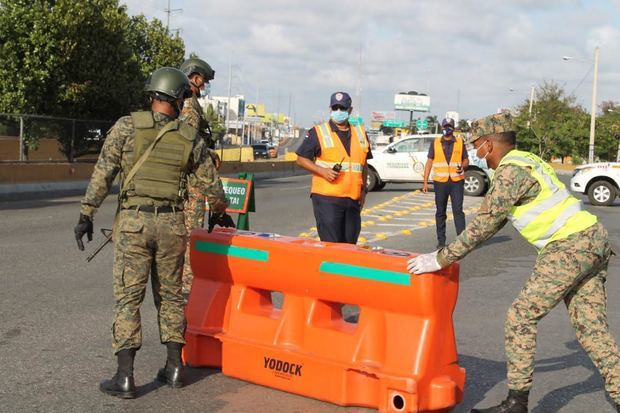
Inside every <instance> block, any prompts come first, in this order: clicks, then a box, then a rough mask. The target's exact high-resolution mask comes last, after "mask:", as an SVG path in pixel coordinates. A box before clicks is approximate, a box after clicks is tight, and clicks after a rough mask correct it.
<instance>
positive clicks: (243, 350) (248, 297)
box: [184, 229, 465, 412]
mask: <svg viewBox="0 0 620 413" xmlns="http://www.w3.org/2000/svg"><path fill="white" fill-rule="evenodd" d="M191 248H192V249H191V253H190V254H191V261H192V267H193V269H194V281H193V286H192V292H191V295H190V298H189V303H188V308H187V322H188V326H187V333H186V339H187V345H186V346H185V349H184V357H185V361H186V362H187V363H188V364H189V365H191V366H212V367H221V368H222V371H223V373H224V374H226V375H229V376H233V377H237V378H240V379H243V380H247V381H250V382H254V383H258V384H262V385H265V386H270V387H274V388H276V389H280V390H285V391H289V392H292V393H297V394H301V395H304V396H309V397H313V398H317V399H322V400H326V401H329V402H332V403H336V404H339V405H343V406H366V407H374V408H377V409H379V410H380V411H382V412H430V411H433V412H437V411H450V410H451V409H452V408H453V407H454V406H455V405H456V404H457V403H459V402H460V401H461V400H462V395H463V386H464V381H465V370H464V369H462V368H461V367H459V365H458V360H457V353H456V344H455V338H454V329H453V325H452V312H453V310H454V306H455V305H456V298H457V292H458V265H452V266H450V267H448V268H446V269H444V270H443V271H441V272H440V273H439V274H424V275H420V276H413V275H410V274H409V273H407V272H406V262H407V260H408V259H409V258H410V257H412V256H414V255H415V254H410V253H406V252H402V251H395V250H377V251H375V250H370V249H365V248H362V247H357V246H354V245H348V244H332V243H323V242H319V241H312V240H307V239H300V238H293V237H284V236H279V235H274V234H265V233H255V232H250V231H235V230H228V229H220V230H216V231H214V232H212V233H211V234H209V233H207V231H205V230H195V231H193V232H192V235H191ZM273 292H280V293H282V295H283V303H282V307H281V308H276V307H275V306H274V303H273V302H272V293H273ZM342 304H350V305H355V306H357V307H359V319H358V321H357V323H355V322H349V321H347V320H345V318H344V317H343V315H342V312H341V307H342Z"/></svg>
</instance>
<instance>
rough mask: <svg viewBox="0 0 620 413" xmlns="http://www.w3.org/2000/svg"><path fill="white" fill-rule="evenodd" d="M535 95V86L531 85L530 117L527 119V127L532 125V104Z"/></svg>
mask: <svg viewBox="0 0 620 413" xmlns="http://www.w3.org/2000/svg"><path fill="white" fill-rule="evenodd" d="M535 97H536V88H535V87H534V85H532V90H531V91H530V117H529V118H528V120H527V127H528V129H529V128H530V127H531V125H532V106H533V105H534V98H535Z"/></svg>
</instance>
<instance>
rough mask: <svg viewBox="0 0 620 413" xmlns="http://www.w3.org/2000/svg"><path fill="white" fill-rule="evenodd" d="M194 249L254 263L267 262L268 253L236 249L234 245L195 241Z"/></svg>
mask: <svg viewBox="0 0 620 413" xmlns="http://www.w3.org/2000/svg"><path fill="white" fill-rule="evenodd" d="M195 248H196V250H198V251H201V252H210V253H212V254H220V255H228V256H230V257H237V258H245V259H248V260H254V261H264V262H267V260H269V252H268V251H264V250H257V249H254V248H244V247H237V246H235V245H226V244H217V243H215V242H207V241H196V244H195Z"/></svg>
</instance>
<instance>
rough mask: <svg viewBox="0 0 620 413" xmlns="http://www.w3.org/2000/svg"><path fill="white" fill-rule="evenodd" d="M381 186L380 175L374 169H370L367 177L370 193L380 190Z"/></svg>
mask: <svg viewBox="0 0 620 413" xmlns="http://www.w3.org/2000/svg"><path fill="white" fill-rule="evenodd" d="M380 185H381V178H379V175H378V174H377V173H376V172H375V171H373V170H372V169H369V170H368V176H367V177H366V186H367V187H368V192H370V191H376V190H380V189H381V188H380Z"/></svg>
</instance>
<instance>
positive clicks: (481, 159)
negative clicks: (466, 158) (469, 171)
mask: <svg viewBox="0 0 620 413" xmlns="http://www.w3.org/2000/svg"><path fill="white" fill-rule="evenodd" d="M487 142H488V141H485V142H484V143H483V144H482V145H480V147H479V148H478V149H480V148H482V147H483V146H484V145H486V143H487ZM476 156H477V157H478V158H479V159H480V162H484V166H485V167H486V165H487V156H489V150H488V149H487V152H486V153H485V154H484V156H480V155H478V151H476Z"/></svg>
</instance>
